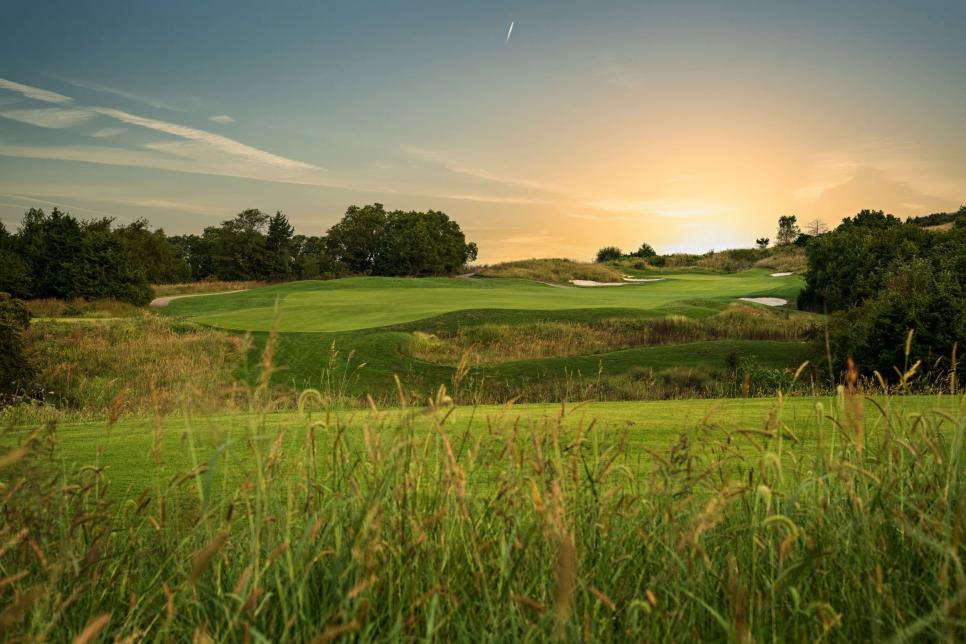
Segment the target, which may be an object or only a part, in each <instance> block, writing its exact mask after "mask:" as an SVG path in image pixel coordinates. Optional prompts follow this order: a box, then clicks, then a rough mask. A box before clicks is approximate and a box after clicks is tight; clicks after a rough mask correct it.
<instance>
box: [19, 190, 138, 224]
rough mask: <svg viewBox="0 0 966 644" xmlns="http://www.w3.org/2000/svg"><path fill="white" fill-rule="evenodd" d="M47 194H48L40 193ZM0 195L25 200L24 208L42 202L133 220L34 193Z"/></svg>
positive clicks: (72, 209) (71, 209)
mask: <svg viewBox="0 0 966 644" xmlns="http://www.w3.org/2000/svg"><path fill="white" fill-rule="evenodd" d="M42 196H48V195H42ZM0 197H4V198H7V199H17V200H20V201H24V202H26V205H24V206H22V207H23V208H24V209H25V210H26V209H27V208H29V207H33V206H36V205H37V204H38V203H40V204H44V205H46V206H57V207H58V208H63V209H65V210H70V211H75V210H76V211H78V212H89V213H91V214H93V215H99V216H101V217H113V218H115V219H121V220H124V221H133V220H132V219H131V218H130V217H125V216H123V215H118V214H116V213H112V212H104V211H103V210H95V209H93V208H84V207H81V206H78V205H76V204H69V203H64V202H63V201H51V200H49V199H42V198H41V197H38V196H37V195H34V194H15V193H10V192H0ZM8 206H13V204H8Z"/></svg>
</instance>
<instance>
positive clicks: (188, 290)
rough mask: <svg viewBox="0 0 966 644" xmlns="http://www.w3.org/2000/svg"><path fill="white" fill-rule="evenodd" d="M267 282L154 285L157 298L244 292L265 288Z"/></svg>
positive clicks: (220, 281)
mask: <svg viewBox="0 0 966 644" xmlns="http://www.w3.org/2000/svg"><path fill="white" fill-rule="evenodd" d="M265 284H266V283H265V282H260V281H257V280H248V281H233V282H226V281H223V280H202V281H200V282H185V283H182V284H153V285H152V286H151V288H153V289H154V295H155V297H167V296H169V295H195V294H199V293H221V292H223V291H244V290H246V289H250V288H257V287H259V286H265Z"/></svg>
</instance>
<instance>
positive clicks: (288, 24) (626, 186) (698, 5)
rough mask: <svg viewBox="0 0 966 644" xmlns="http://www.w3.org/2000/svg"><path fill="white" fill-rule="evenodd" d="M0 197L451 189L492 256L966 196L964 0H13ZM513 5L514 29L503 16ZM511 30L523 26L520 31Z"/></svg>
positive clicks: (763, 230)
mask: <svg viewBox="0 0 966 644" xmlns="http://www.w3.org/2000/svg"><path fill="white" fill-rule="evenodd" d="M3 14H4V17H3V20H2V22H0V221H2V222H3V223H4V224H5V225H6V227H7V228H8V229H9V230H13V229H16V227H17V225H18V222H19V221H20V219H21V217H22V215H23V212H24V211H25V210H26V209H27V208H29V207H32V206H37V207H43V208H45V209H48V210H49V209H50V208H52V207H53V206H54V205H58V206H60V207H61V208H62V209H66V210H69V211H70V212H72V213H73V214H74V215H76V216H77V217H79V218H83V219H88V218H99V217H104V216H110V217H115V218H116V220H117V221H118V222H120V223H127V222H129V221H132V220H134V219H137V218H141V217H144V218H147V219H149V220H150V222H151V223H152V224H153V225H154V226H155V227H160V228H164V230H165V231H167V232H168V233H170V234H180V233H188V232H200V231H201V230H202V229H203V228H204V227H206V226H211V225H217V224H218V223H219V222H220V221H223V220H225V219H228V218H230V217H232V216H233V215H234V214H235V213H238V212H240V211H242V210H244V209H246V208H260V209H262V210H264V211H266V212H275V211H276V210H281V211H283V212H284V213H285V214H286V215H287V216H288V217H289V219H290V220H291V221H292V222H293V224H294V225H295V227H296V230H297V232H299V233H302V234H307V235H319V234H322V233H324V232H325V230H326V229H327V228H328V227H329V226H331V225H332V224H333V223H335V222H336V221H338V220H339V218H340V217H341V216H342V214H343V213H344V212H345V209H346V207H347V206H349V205H351V204H359V205H361V204H365V203H373V202H379V203H383V204H385V205H386V207H387V208H389V209H403V210H412V209H415V210H426V209H435V210H442V211H444V212H446V213H447V214H448V215H449V216H450V217H452V218H453V219H455V220H456V221H458V222H459V223H460V225H461V226H462V228H463V230H464V231H465V232H466V234H467V237H468V239H470V240H472V241H476V242H477V243H478V245H479V247H480V258H479V259H480V261H482V262H496V261H503V260H508V259H521V258H528V257H571V258H576V259H589V258H591V257H592V256H593V254H594V252H595V251H596V249H597V248H599V247H601V246H604V245H617V246H620V247H622V248H624V249H625V250H633V249H636V248H637V247H638V246H639V245H640V244H641V243H642V242H648V243H650V244H651V245H652V246H654V247H655V248H656V249H657V250H658V252H662V253H667V252H678V251H689V252H704V251H707V250H711V249H723V248H734V247H748V246H751V245H753V243H754V240H755V239H756V238H758V237H771V238H774V233H775V228H776V221H777V219H778V217H779V216H780V215H783V214H794V215H796V216H797V217H798V219H799V221H800V222H807V221H811V220H814V219H821V220H823V221H824V222H826V223H828V224H831V225H834V224H835V223H837V222H838V221H840V220H841V219H842V218H843V217H846V216H850V215H852V214H854V213H855V212H857V211H858V210H860V209H862V208H875V209H882V210H885V211H887V212H891V213H893V214H896V215H899V216H902V217H905V216H910V215H919V214H926V213H930V212H937V211H946V210H954V209H956V208H958V207H959V206H960V205H961V204H963V203H966V38H963V37H962V26H963V24H966V2H962V1H961V0H957V1H954V2H940V1H931V0H930V1H926V0H924V1H920V2H890V1H887V0H886V1H876V2H848V1H844V2H843V1H824V0H813V1H811V2H807V3H806V2H781V1H771V2H763V1H762V2H744V1H741V0H732V1H730V2H713V3H712V2H689V1H679V2H666V3H664V2H604V1H601V2H568V1H565V0H554V1H550V2H502V1H488V2H485V3H476V2H474V3H468V2H452V1H450V2H417V1H410V2H379V3H375V2H365V1H358V2H352V3H348V2H346V3H339V4H334V3H329V2H319V1H315V2H283V1H279V2H272V3H266V2H210V1H209V2H197V1H196V0H195V1H190V2H186V1H182V0H165V2H155V1H150V2H146V1H140V0H125V1H122V2H115V1H112V0H100V1H98V2H96V3H78V2H43V1H39V0H38V1H37V2H17V3H9V4H8V5H7V6H5V8H4V11H3ZM511 23H512V24H513V29H512V32H510V25H511ZM508 36H509V37H508Z"/></svg>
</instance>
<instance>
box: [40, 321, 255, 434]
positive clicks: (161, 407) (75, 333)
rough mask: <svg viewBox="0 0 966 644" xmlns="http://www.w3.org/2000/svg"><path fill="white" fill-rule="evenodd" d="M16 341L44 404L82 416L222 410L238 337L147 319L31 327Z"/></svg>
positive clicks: (238, 355) (239, 349)
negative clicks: (200, 405)
mask: <svg viewBox="0 0 966 644" xmlns="http://www.w3.org/2000/svg"><path fill="white" fill-rule="evenodd" d="M24 339H25V342H26V344H27V351H28V354H29V355H30V360H31V362H32V364H34V365H35V367H36V369H37V379H38V381H39V384H40V388H41V392H40V393H41V394H42V396H43V399H44V401H45V402H46V403H47V405H53V406H55V407H57V408H59V409H63V410H67V411H68V413H70V414H71V415H72V416H82V417H83V416H97V415H102V414H105V413H109V412H110V413H149V412H155V411H158V412H163V413H168V412H170V411H172V410H174V409H177V408H179V406H181V405H185V404H189V403H190V404H193V403H196V402H198V401H204V402H205V406H206V408H212V407H213V406H214V407H218V406H222V407H223V406H224V405H225V402H226V400H227V398H228V393H229V392H230V391H231V388H232V382H233V376H234V372H235V370H236V369H237V368H238V366H239V365H240V364H241V361H242V358H243V356H244V349H245V347H244V345H245V341H244V339H243V338H241V337H239V336H235V335H231V334H228V333H225V332H221V331H215V330H212V329H208V328H204V327H199V326H196V325H192V324H186V323H183V322H177V321H171V320H167V319H164V318H159V317H156V316H150V315H145V316H141V317H136V318H129V319H124V320H113V321H105V322H98V323H93V322H92V323H76V324H62V323H57V322H39V323H36V324H33V325H31V327H30V329H29V330H28V331H27V332H26V334H25V338H24ZM48 409H49V408H48Z"/></svg>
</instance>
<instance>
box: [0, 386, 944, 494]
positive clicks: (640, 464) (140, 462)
mask: <svg viewBox="0 0 966 644" xmlns="http://www.w3.org/2000/svg"><path fill="white" fill-rule="evenodd" d="M876 402H877V403H878V404H879V405H881V406H882V407H883V408H887V409H889V411H890V413H891V414H896V415H898V416H900V417H902V418H905V419H908V418H909V417H910V416H912V415H915V414H919V413H923V412H927V413H930V414H935V413H936V412H937V411H940V412H945V413H947V414H949V415H951V416H958V415H960V414H961V411H960V406H961V405H962V404H963V401H962V400H960V399H958V398H950V397H948V396H946V397H939V396H900V397H893V398H892V399H890V400H888V401H885V400H883V399H878V400H877V401H876ZM818 405H821V413H822V415H823V416H822V419H821V423H822V425H823V426H824V431H825V432H827V437H826V440H830V441H832V442H834V441H835V440H836V438H835V434H836V430H835V428H834V421H833V420H832V419H839V420H840V419H841V418H842V409H841V401H839V400H836V399H834V398H827V397H826V398H811V397H797V398H786V399H784V400H783V401H778V400H777V399H765V398H753V399H740V398H738V399H722V400H677V401H641V402H594V403H582V404H576V405H561V404H530V405H512V406H507V405H481V406H477V407H455V408H446V409H443V411H442V412H440V413H439V415H438V416H436V417H443V416H444V415H445V421H444V424H443V426H444V428H445V432H446V434H447V435H448V436H449V437H450V440H451V441H453V442H454V444H456V445H458V446H459V449H458V452H459V456H460V457H461V458H464V457H466V456H467V453H468V452H469V453H472V454H475V457H479V458H484V457H483V456H481V454H487V453H489V456H490V459H489V460H492V461H493V462H494V463H498V462H499V459H498V458H497V457H496V456H495V452H494V450H496V451H499V450H500V449H502V448H503V446H504V445H505V444H506V442H507V440H508V439H509V438H510V437H511V436H512V437H513V440H514V441H515V442H516V443H517V444H518V446H520V447H521V448H523V449H524V451H526V450H527V449H528V448H527V446H528V445H529V444H530V435H531V434H535V435H536V436H543V435H546V434H547V433H548V432H551V431H556V430H559V431H560V432H561V433H562V435H564V436H569V437H573V436H574V435H575V434H576V433H577V432H578V431H582V432H586V433H587V435H588V436H589V437H591V439H592V440H593V441H595V442H596V443H597V444H599V446H600V448H601V449H604V448H606V447H607V446H609V445H613V444H615V443H616V442H617V441H618V440H626V441H627V454H628V455H629V456H630V461H629V463H630V464H631V465H632V466H633V467H634V468H635V469H639V472H638V473H641V472H645V471H647V468H649V467H651V466H653V465H654V460H653V458H652V457H651V454H653V453H655V452H656V453H658V454H666V453H667V451H668V450H669V449H670V447H671V446H672V445H673V444H675V443H676V442H677V441H678V440H679V439H680V437H681V435H682V434H686V435H688V436H689V438H690V440H691V441H692V444H693V445H695V446H697V445H700V444H701V442H702V441H703V440H706V441H708V442H712V441H713V442H719V441H721V440H723V439H724V438H725V437H726V436H727V435H728V434H729V433H730V432H734V431H736V430H763V429H765V428H766V426H767V425H768V422H769V418H770V417H771V416H772V415H773V414H774V415H776V417H778V418H780V419H781V422H782V423H783V424H784V425H785V426H786V427H787V428H788V430H790V433H789V436H794V437H795V440H798V441H800V442H799V443H798V444H799V445H800V446H801V447H802V449H807V448H808V447H809V446H811V445H814V440H815V438H816V429H815V428H816V426H817V425H816V423H817V422H818V416H817V414H818V411H817V406H818ZM865 412H866V413H865V417H864V424H865V427H866V434H867V435H868V436H869V437H870V440H872V438H873V437H875V436H877V435H878V434H881V432H882V431H883V428H884V421H883V416H882V414H881V413H880V412H879V411H878V408H877V407H876V405H875V404H873V403H872V402H867V403H866V405H865ZM312 426H314V430H313V431H314V436H315V440H316V445H317V448H318V449H319V450H320V453H323V454H324V453H326V452H327V450H330V449H331V446H332V443H333V441H334V440H335V439H336V437H337V436H338V437H340V438H343V439H345V440H346V441H347V443H348V444H349V445H351V446H353V448H354V449H358V450H359V451H360V452H361V451H362V445H363V443H364V440H363V431H364V429H367V430H369V431H372V432H373V433H374V434H378V435H381V436H382V439H381V440H382V441H384V442H390V441H391V440H392V438H391V437H392V436H395V435H397V434H398V432H400V431H407V430H409V429H412V430H413V431H414V432H415V433H416V435H420V436H426V435H427V434H429V433H430V432H431V431H433V428H434V427H435V423H434V414H433V413H432V412H431V410H430V409H428V408H426V407H423V406H417V407H410V408H408V409H400V408H398V407H396V408H388V409H385V410H378V411H375V412H374V411H372V410H371V409H368V408H366V409H356V410H343V411H337V412H329V413H326V412H325V411H320V410H318V409H316V410H315V411H313V410H312V405H311V404H309V405H308V406H307V407H306V410H305V412H304V413H297V412H296V413H292V412H285V413H270V414H250V413H234V414H218V415H210V416H196V417H169V418H166V419H164V420H163V422H162V423H161V432H160V434H159V436H161V441H160V445H161V464H160V466H155V463H154V456H153V451H152V450H153V445H154V436H155V421H154V419H151V418H136V419H123V420H122V421H121V422H118V423H117V424H115V425H114V426H113V427H112V428H110V430H108V428H107V426H106V424H105V423H104V422H102V421H101V422H89V423H78V424H68V425H63V426H61V427H59V428H58V431H57V434H58V438H57V446H58V447H57V453H56V460H59V461H61V467H64V468H65V469H67V470H74V469H76V468H80V467H83V466H87V465H95V464H96V465H97V466H99V467H103V468H105V469H104V472H105V479H106V480H109V481H110V482H111V484H112V487H113V489H114V491H115V493H118V494H124V495H130V494H135V495H136V494H137V493H139V492H140V490H141V489H143V488H144V487H146V486H147V485H148V484H149V483H151V482H152V481H154V480H155V477H160V479H161V481H162V482H163V483H165V484H167V483H168V482H169V481H171V480H173V479H174V478H176V477H177V476H178V475H179V474H184V473H185V472H188V471H191V470H193V469H195V468H196V467H197V466H199V465H201V466H205V467H206V468H207V469H210V470H211V471H212V475H217V476H213V478H214V479H215V480H216V481H218V482H219V484H220V485H221V486H223V488H224V489H226V490H227V489H231V486H232V485H234V484H237V483H238V482H239V481H240V479H241V478H242V477H244V476H246V475H248V474H249V472H250V467H249V465H250V464H251V462H252V460H253V458H254V455H255V452H256V451H258V450H260V452H261V455H262V457H263V458H264V456H265V454H266V453H267V452H268V451H270V448H271V445H272V443H273V442H274V441H275V440H276V439H277V438H278V437H279V436H283V437H284V438H283V439H282V443H281V444H282V447H283V451H284V453H285V454H286V455H287V456H286V457H290V458H304V456H305V451H306V449H307V448H306V439H307V437H308V436H309V433H310V432H309V428H310V427H312ZM27 433H28V431H27V430H25V429H22V430H17V431H15V432H13V433H10V434H7V435H6V436H5V437H4V438H3V442H4V443H6V444H8V445H9V444H10V443H12V442H16V441H17V440H19V438H22V437H23V436H25V435H27ZM753 439H754V440H760V438H749V439H748V440H753ZM748 445H749V446H750V445H751V444H750V443H748ZM467 450H468V452H467ZM216 452H217V454H218V457H217V458H216V459H214V460H213V456H214V455H215V453H216Z"/></svg>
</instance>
